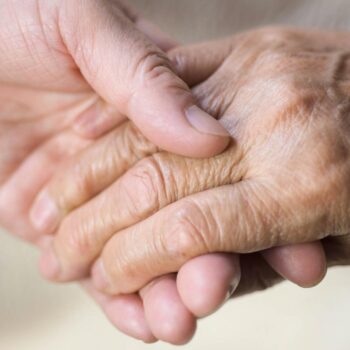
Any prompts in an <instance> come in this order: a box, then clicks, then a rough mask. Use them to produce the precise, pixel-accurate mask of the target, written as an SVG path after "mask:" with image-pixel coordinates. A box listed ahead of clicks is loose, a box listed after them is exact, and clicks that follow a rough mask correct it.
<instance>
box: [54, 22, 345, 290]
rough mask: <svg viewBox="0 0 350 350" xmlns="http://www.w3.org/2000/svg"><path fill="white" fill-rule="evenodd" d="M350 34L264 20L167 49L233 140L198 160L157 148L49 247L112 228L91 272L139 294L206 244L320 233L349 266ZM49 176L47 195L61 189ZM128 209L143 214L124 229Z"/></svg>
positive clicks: (266, 242)
mask: <svg viewBox="0 0 350 350" xmlns="http://www.w3.org/2000/svg"><path fill="white" fill-rule="evenodd" d="M349 40H350V37H349V34H347V33H335V32H334V33H332V32H325V33H323V32H311V31H310V32H305V31H297V30H293V29H278V28H268V29H262V30H257V31H252V32H249V33H244V34H240V35H238V36H235V37H233V38H230V39H225V40H223V41H220V42H216V43H208V44H202V45H197V46H194V47H188V48H180V49H177V50H175V51H174V52H173V53H172V55H173V58H174V60H175V61H176V62H177V65H176V66H177V69H178V71H179V73H180V76H182V77H183V79H186V80H188V81H190V82H192V84H195V85H196V86H195V87H194V90H193V91H194V94H195V95H196V96H197V98H198V101H200V103H201V105H202V107H203V108H206V109H208V110H209V111H210V113H211V114H212V115H215V116H217V118H218V119H220V121H221V122H222V123H223V124H224V125H225V126H226V128H227V129H228V130H229V132H230V134H231V135H232V137H233V141H232V143H231V146H230V147H229V148H228V149H227V151H225V152H224V153H223V154H221V155H219V156H216V157H214V158H211V159H206V160H194V159H185V158H180V157H178V156H175V155H171V154H167V153H164V152H157V153H155V154H153V155H152V156H151V157H148V158H146V159H145V160H143V161H141V162H139V163H137V164H136V165H135V166H134V167H133V168H131V169H130V170H129V171H128V172H126V173H125V174H124V175H123V176H122V177H121V178H120V180H118V181H117V182H115V183H114V184H113V185H111V186H110V187H108V188H107V190H106V192H102V193H101V194H100V195H98V196H96V197H95V198H94V199H93V200H92V201H91V202H90V203H88V205H85V206H83V207H81V208H79V209H78V210H77V211H76V213H75V214H76V215H77V217H79V220H78V221H79V222H83V224H82V228H81V229H78V230H77V232H79V233H77V237H75V239H74V238H73V239H71V241H70V242H69V241H68V238H67V237H66V238H64V235H65V233H64V232H67V231H68V230H67V227H70V225H73V226H71V227H78V226H79V224H78V222H77V221H75V223H74V215H69V216H68V217H67V219H66V220H65V221H64V222H63V224H62V226H61V228H60V230H59V233H58V235H57V236H56V237H55V243H54V244H55V251H56V253H57V254H58V255H60V254H62V255H60V257H62V259H63V261H64V262H66V263H67V262H68V261H72V260H74V258H72V257H71V256H69V255H70V254H71V255H74V254H76V253H75V252H74V248H73V249H71V247H72V246H73V247H75V248H77V247H79V248H82V247H83V248H82V249H83V251H84V255H85V252H88V253H87V254H89V251H90V249H91V246H95V245H96V241H95V240H94V239H96V237H93V234H89V231H90V228H91V227H92V228H93V229H92V230H91V232H101V234H103V233H102V232H108V230H109V228H110V231H109V232H110V234H113V232H115V234H114V236H113V237H112V238H110V237H108V238H109V241H108V243H107V244H106V245H105V246H104V248H103V252H102V255H101V259H100V260H98V261H97V262H96V264H95V267H94V269H93V271H94V275H95V280H96V282H97V284H98V285H99V287H100V288H101V289H102V290H104V291H105V292H108V293H112V294H113V293H129V292H134V291H137V290H138V289H139V288H141V287H142V286H143V285H144V284H145V283H147V282H148V281H150V280H151V279H153V278H154V277H156V276H160V275H163V274H166V273H170V272H173V271H177V270H178V269H179V268H180V267H181V266H182V265H183V263H184V262H186V261H187V260H188V259H191V258H193V257H195V256H199V255H202V254H204V253H208V252H213V251H226V252H232V251H235V252H239V253H251V252H254V251H258V250H262V249H266V248H269V247H272V246H276V245H282V244H288V243H289V244H293V243H298V242H307V241H313V240H318V239H324V241H323V242H324V246H325V249H326V252H327V256H328V258H329V264H331V265H332V264H334V263H345V262H346V261H347V257H346V255H347V251H348V249H347V245H346V242H347V233H348V231H349V223H348V217H349V215H348V214H349V213H348V210H349V209H348V208H349V185H348V183H349V181H348V180H349V157H348V149H349V141H348V139H349V138H348V133H349V120H348V113H347V111H348V109H347V108H348V100H349V97H348V94H349V83H348V77H349V73H348V55H347V51H346V47H347V45H349ZM213 48H215V49H213ZM211 52H214V54H213V55H210V53H211ZM200 57H201V58H202V57H205V59H199V58H200ZM189 67H191V69H190V68H189ZM208 72H209V73H208ZM242 72H244V74H243V73H242ZM189 74H191V77H189V76H188V75H189ZM201 79H206V80H205V81H204V82H201V83H200V81H201ZM271 101H273V103H271ZM175 171H182V174H183V175H182V176H174V175H173V174H174V173H175ZM63 178H64V176H63ZM135 179H136V181H135ZM137 180H138V181H137ZM53 183H54V185H53V187H52V188H50V187H49V188H50V189H49V193H50V194H51V195H52V196H53V197H54V196H55V194H54V192H55V190H54V188H55V187H56V186H57V188H60V187H59V185H57V182H56V183H55V181H54V182H53ZM213 188H214V189H213ZM150 189H152V190H150ZM116 194H118V195H119V198H121V199H120V204H118V200H119V198H118V197H117V196H116ZM121 194H123V195H121ZM108 195H110V196H111V198H113V199H114V200H113V202H112V201H110V203H111V204H110V205H111V206H110V207H109V206H108V200H107V198H108ZM143 195H144V197H143ZM182 197H183V199H182V200H178V201H175V200H177V199H179V198H182ZM57 198H59V196H57ZM126 199H127V200H126ZM128 200H129V202H130V206H131V207H130V206H129V205H128ZM57 201H59V200H58V199H57ZM170 203H172V204H170ZM102 205H103V210H104V214H101V215H104V220H96V219H94V217H93V214H92V213H94V212H96V211H97V210H98V208H101V207H102ZM159 209H160V210H159ZM112 211H117V212H118V214H119V217H118V219H114V218H111V215H110V214H109V213H111V212H112ZM130 213H132V214H131V215H130ZM135 215H136V216H138V217H140V216H139V215H141V217H143V216H147V219H145V220H143V221H141V222H139V223H138V224H135V225H133V226H129V227H127V228H125V227H124V226H125V225H130V221H128V220H130V217H131V216H135ZM82 218H85V220H82ZM65 225H67V226H66V228H65ZM96 236H98V237H100V235H96ZM72 242H73V244H71V246H69V243H72ZM77 242H80V243H81V242H83V244H79V243H78V244H76V243H77ZM91 242H93V244H91ZM66 243H67V246H66V247H64V246H65V244H66ZM97 245H98V243H97ZM339 246H342V247H343V248H342V249H339ZM333 249H336V251H337V252H338V253H339V256H338V258H335V254H334V253H333V254H332V251H333ZM72 250H73V254H72ZM64 254H66V255H64ZM70 259H72V260H70ZM78 260H79V259H78ZM272 260H273V259H270V261H272ZM78 265H79V264H78ZM73 270H74V269H73ZM78 270H79V268H78ZM56 272H57V271H56ZM64 272H65V271H64V269H63V274H64ZM60 273H62V270H61V271H60ZM56 277H57V276H56ZM61 278H62V275H61ZM63 279H64V277H63Z"/></svg>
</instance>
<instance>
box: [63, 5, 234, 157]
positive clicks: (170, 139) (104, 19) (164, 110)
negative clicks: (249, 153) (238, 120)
mask: <svg viewBox="0 0 350 350" xmlns="http://www.w3.org/2000/svg"><path fill="white" fill-rule="evenodd" d="M69 4H71V5H70V6H67V7H66V8H65V10H63V11H62V17H63V19H62V21H61V23H62V26H63V28H61V33H62V36H63V41H64V42H65V44H66V46H67V50H68V52H69V54H70V55H72V57H73V59H74V61H75V62H76V64H77V65H78V67H79V69H80V71H81V73H82V74H83V76H84V77H85V79H86V80H87V81H88V82H89V83H90V84H91V86H92V87H93V88H94V89H95V90H96V91H97V92H98V93H99V94H100V96H101V97H102V98H103V99H104V100H105V101H106V102H108V103H110V104H112V105H113V106H115V107H116V108H117V109H118V110H119V111H120V112H121V113H122V114H124V115H127V116H128V117H129V118H130V119H132V120H133V121H134V122H135V124H136V125H137V126H138V127H139V128H140V130H142V132H143V134H144V135H145V136H146V137H147V138H148V139H150V140H151V141H152V142H154V143H155V144H156V145H158V146H159V147H161V148H163V149H165V150H168V151H171V152H174V153H178V154H181V155H187V156H194V157H207V156H211V155H214V154H217V153H219V152H221V151H223V150H224V149H225V148H226V146H227V145H228V142H229V135H228V134H227V132H226V130H225V129H224V128H223V127H222V126H221V124H220V123H219V122H218V121H216V120H215V119H213V118H212V117H211V116H210V115H208V114H207V113H206V112H204V111H203V110H201V109H199V108H198V107H197V106H196V104H195V101H194V98H193V96H192V93H191V91H190V90H189V88H188V86H187V85H186V84H185V83H184V82H183V81H182V80H181V79H180V78H179V77H178V76H177V75H176V73H175V72H174V70H173V68H172V65H171V63H170V61H169V59H168V58H167V56H166V55H165V54H164V52H163V51H162V50H161V49H160V48H158V47H157V46H156V45H155V44H154V43H152V42H151V41H150V40H149V39H148V38H147V37H146V35H145V34H143V33H142V32H141V31H139V30H138V29H137V28H136V27H135V25H134V24H133V23H132V22H131V21H130V19H129V18H127V17H126V16H125V15H124V14H123V13H122V11H119V10H118V8H116V7H115V6H113V4H109V2H103V3H102V2H96V1H88V2H86V1H84V2H82V1H75V2H73V3H71V2H70V3H69ZM83 4H84V6H82V5H83ZM72 7H73V9H72ZM82 19H83V20H82ZM91 23H94V26H93V30H92V27H91Z"/></svg>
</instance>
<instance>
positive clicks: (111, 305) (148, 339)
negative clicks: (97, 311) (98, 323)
mask: <svg viewBox="0 0 350 350" xmlns="http://www.w3.org/2000/svg"><path fill="white" fill-rule="evenodd" d="M103 310H104V311H105V313H106V316H107V317H108V319H109V320H110V322H111V323H112V324H113V325H114V326H115V327H116V328H117V329H119V330H120V331H121V332H123V333H124V334H126V335H128V336H130V337H133V338H135V339H138V340H141V341H143V342H144V343H147V344H152V343H155V342H156V341H157V338H156V337H155V336H154V335H153V333H152V331H151V329H150V327H149V325H148V323H147V320H146V317H145V313H144V308H143V304H142V300H141V299H140V297H139V296H138V295H136V294H130V295H121V296H115V297H110V298H109V299H108V301H107V302H105V303H104V305H103Z"/></svg>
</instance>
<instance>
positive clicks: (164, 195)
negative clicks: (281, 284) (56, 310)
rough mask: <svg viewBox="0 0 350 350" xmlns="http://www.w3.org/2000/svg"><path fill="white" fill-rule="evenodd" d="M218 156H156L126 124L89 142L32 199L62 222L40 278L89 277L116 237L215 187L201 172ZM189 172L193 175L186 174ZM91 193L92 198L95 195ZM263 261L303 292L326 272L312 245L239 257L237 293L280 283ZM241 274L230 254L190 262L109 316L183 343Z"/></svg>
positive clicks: (216, 166) (124, 300)
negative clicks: (134, 314)
mask: <svg viewBox="0 0 350 350" xmlns="http://www.w3.org/2000/svg"><path fill="white" fill-rule="evenodd" d="M224 155H225V156H223V157H222V159H221V160H219V161H215V160H214V159H213V160H212V161H211V160H202V161H200V163H197V161H196V160H193V159H187V158H181V157H176V156H174V155H171V154H167V153H164V152H160V151H159V150H158V149H157V147H155V146H154V145H153V144H152V143H150V142H149V141H147V140H146V139H145V138H144V137H143V136H142V134H141V133H140V132H139V131H138V130H137V129H136V128H135V127H134V126H133V125H132V124H130V123H126V124H124V125H122V126H121V127H119V128H117V129H116V130H114V131H112V132H111V133H110V134H108V135H106V136H104V137H103V138H101V139H100V140H98V141H96V142H95V143H94V144H92V145H91V146H89V147H88V148H87V149H86V150H84V151H83V152H81V153H80V154H78V155H77V156H76V157H74V158H73V159H72V160H71V162H70V164H65V165H64V166H63V167H62V169H61V171H60V172H59V173H58V174H57V175H56V176H55V177H54V179H53V180H52V181H51V182H50V183H49V184H48V186H47V187H46V188H45V189H44V191H43V192H42V193H41V194H39V195H38V198H37V201H36V203H35V204H34V208H33V209H32V210H34V211H35V210H36V209H35V208H36V205H39V206H40V205H41V204H40V202H41V200H42V198H45V200H47V198H51V200H53V201H54V203H56V205H57V207H58V208H60V209H61V210H60V213H61V215H62V218H63V222H62V224H61V225H60V227H59V228H58V230H57V233H56V235H55V236H54V237H53V247H50V248H46V252H45V254H44V255H43V257H42V260H41V264H40V265H41V270H42V272H43V274H44V276H46V277H47V278H49V279H51V280H55V281H72V280H76V279H80V278H82V277H85V276H88V275H89V271H90V267H91V265H92V263H93V262H94V260H95V259H96V258H97V257H98V256H99V255H100V254H101V251H102V249H103V247H104V245H105V244H106V242H108V240H109V239H110V237H111V236H113V234H114V233H115V232H116V231H118V230H120V229H122V228H125V227H128V226H131V225H133V224H135V223H137V222H140V221H142V220H143V219H145V218H147V217H148V216H150V215H151V214H152V213H153V212H155V211H157V210H159V209H160V208H162V207H165V206H166V205H168V204H170V203H172V202H174V201H176V200H179V199H181V198H183V197H184V196H185V195H186V192H187V191H190V192H191V193H192V192H193V193H194V192H197V191H201V190H205V189H206V188H211V187H215V186H216V185H217V181H220V180H218V179H215V177H212V176H208V177H207V178H206V179H205V176H206V175H205V174H210V173H212V174H215V173H217V172H219V171H220V170H222V166H221V165H223V164H225V163H226V162H230V161H232V159H231V158H230V156H231V155H230V153H224ZM159 157H161V158H162V159H164V161H166V163H164V165H166V166H167V170H166V174H167V178H159V176H161V174H162V170H160V169H158V168H157V164H162V163H161V162H160V163H158V160H159V159H161V158H159ZM200 164H201V166H202V167H203V171H204V172H205V173H204V172H203V174H202V175H203V176H202V180H198V178H197V176H195V174H196V171H197V170H199V168H198V166H199V165H200ZM189 169H192V170H193V171H195V172H194V173H193V174H192V175H191V174H189V173H188V171H189ZM163 170H165V169H163ZM175 178H176V179H177V180H176V182H175V183H173V182H172V181H174V180H172V179H175ZM159 180H160V181H162V180H163V181H162V183H163V185H164V188H163V189H162V191H160V192H158V191H155V188H154V187H153V186H152V184H154V182H153V181H159ZM113 181H114V182H113ZM150 181H151V182H150ZM173 185H178V186H176V188H177V189H178V191H175V192H174V191H173V192H171V193H170V192H169V193H168V192H167V190H168V189H169V190H172V189H173V188H174V187H173ZM104 188H106V189H105V190H104ZM96 193H99V194H97V195H96V196H95V194H96ZM52 248H53V249H52ZM57 258H58V259H59V260H58V261H57ZM264 258H265V259H266V260H267V261H264ZM267 262H268V263H270V265H271V266H272V267H273V269H275V270H276V271H278V272H279V273H280V274H281V275H283V276H284V277H285V278H287V279H290V280H292V281H294V282H295V283H298V284H300V285H302V286H310V285H314V284H316V283H318V282H319V281H320V280H321V279H322V277H323V276H324V273H325V259H324V254H323V251H322V247H321V246H320V245H319V244H316V243H315V244H301V245H296V246H288V247H282V248H276V249H271V250H268V251H265V252H263V255H262V256H259V255H256V256H250V257H249V258H248V259H244V261H243V263H242V269H243V271H244V276H242V283H241V284H240V287H239V293H240V294H242V293H245V292H251V291H253V290H258V289H261V288H266V287H267V286H271V285H273V284H275V283H276V282H278V281H280V280H281V278H280V277H279V275H278V274H277V273H276V272H275V271H274V270H273V269H271V268H270V267H269V265H268V263H267ZM174 272H175V271H174ZM240 275H241V274H240V266H239V263H238V258H237V256H235V255H233V254H232V255H230V254H210V255H203V256H200V257H198V258H195V259H192V260H190V261H188V262H187V263H186V264H184V265H183V266H182V267H181V269H180V270H179V274H178V276H177V281H176V280H175V277H176V276H175V275H167V276H163V277H161V278H159V279H157V280H154V281H152V282H151V283H150V284H149V285H148V286H146V287H144V288H142V290H141V291H140V293H139V297H136V296H135V295H134V296H132V298H131V296H120V297H119V298H118V301H119V314H120V315H123V317H119V318H118V317H115V318H114V323H115V324H117V326H119V328H121V329H123V330H124V331H127V332H128V334H130V335H133V336H140V333H139V332H136V331H135V330H134V325H133V324H132V323H130V321H131V320H130V319H129V318H128V317H126V315H128V314H129V313H128V312H127V310H128V309H130V308H132V309H137V310H139V311H138V317H139V318H141V317H142V314H143V312H144V317H145V319H146V321H147V323H148V325H149V327H150V329H151V331H152V333H153V335H154V336H155V337H156V338H158V339H161V340H164V341H168V342H171V343H176V344H179V343H184V342H186V341H188V340H189V339H190V338H191V336H192V335H193V332H194V330H195V328H194V325H195V323H194V320H195V319H194V317H193V316H196V317H203V316H206V315H208V314H210V313H212V312H213V311H215V310H216V309H217V308H218V307H219V306H220V305H221V304H222V303H223V302H224V301H225V300H226V299H227V297H228V296H229V295H231V294H232V293H233V292H234V290H235V288H236V287H237V285H238V283H239V280H240ZM176 283H177V286H176ZM130 298H131V299H130ZM142 305H143V306H142ZM160 305H161V306H160ZM143 308H144V310H143ZM188 310H190V311H191V313H192V314H191V313H190V312H189V311H188ZM144 333H145V332H144Z"/></svg>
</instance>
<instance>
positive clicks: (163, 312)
mask: <svg viewBox="0 0 350 350" xmlns="http://www.w3.org/2000/svg"><path fill="white" fill-rule="evenodd" d="M141 295H142V298H143V304H144V308H145V315H146V319H147V321H148V324H149V326H150V328H151V330H152V333H153V334H154V335H155V336H156V337H157V338H158V339H159V340H162V341H164V342H167V343H170V344H173V345H184V344H186V343H188V342H189V341H190V340H191V339H192V337H193V335H194V333H195V331H196V320H195V318H194V316H193V315H192V314H191V313H190V312H189V310H187V308H186V307H185V305H184V304H183V303H182V301H181V299H180V296H179V294H178V292H177V287H176V282H175V276H165V277H162V278H160V279H158V280H156V281H154V282H153V283H152V285H151V286H148V287H146V288H144V289H143V291H142V293H141Z"/></svg>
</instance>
